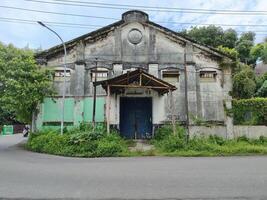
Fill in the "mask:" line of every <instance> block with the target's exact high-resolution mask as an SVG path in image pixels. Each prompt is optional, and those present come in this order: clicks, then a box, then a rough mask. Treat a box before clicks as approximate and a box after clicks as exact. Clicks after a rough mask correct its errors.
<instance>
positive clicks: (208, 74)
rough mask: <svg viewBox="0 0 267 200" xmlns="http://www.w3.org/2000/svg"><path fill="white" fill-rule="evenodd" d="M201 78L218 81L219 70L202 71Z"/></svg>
mask: <svg viewBox="0 0 267 200" xmlns="http://www.w3.org/2000/svg"><path fill="white" fill-rule="evenodd" d="M199 76H200V80H202V81H216V76H217V72H216V71H201V72H200V74H199Z"/></svg>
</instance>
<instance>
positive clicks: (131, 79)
mask: <svg viewBox="0 0 267 200" xmlns="http://www.w3.org/2000/svg"><path fill="white" fill-rule="evenodd" d="M97 85H102V87H103V88H104V89H105V90H107V87H108V85H109V86H110V87H111V92H112V93H116V92H122V91H124V90H125V88H146V89H153V90H155V91H157V92H158V93H159V94H165V93H167V92H169V91H173V90H176V89H177V88H176V87H175V86H174V85H172V84H170V83H168V82H166V81H164V80H162V79H159V78H157V77H155V76H153V75H151V74H149V73H147V72H145V71H144V70H142V69H140V68H139V69H137V70H134V71H131V72H128V73H125V74H122V75H119V76H116V77H114V78H111V79H107V80H104V81H98V82H95V83H94V86H97Z"/></svg>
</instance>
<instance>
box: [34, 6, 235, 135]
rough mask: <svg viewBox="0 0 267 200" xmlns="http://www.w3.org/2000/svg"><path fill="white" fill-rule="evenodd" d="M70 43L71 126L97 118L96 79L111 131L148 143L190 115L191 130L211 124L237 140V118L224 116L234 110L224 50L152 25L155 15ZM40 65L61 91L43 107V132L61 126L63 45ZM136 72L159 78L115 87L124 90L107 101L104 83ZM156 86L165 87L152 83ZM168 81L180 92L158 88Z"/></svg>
mask: <svg viewBox="0 0 267 200" xmlns="http://www.w3.org/2000/svg"><path fill="white" fill-rule="evenodd" d="M66 45H67V52H68V55H67V77H66V78H67V84H66V85H67V87H66V100H65V117H64V118H65V119H64V120H65V123H66V124H67V125H78V124H79V123H80V122H82V121H85V122H89V121H91V120H92V116H93V95H94V84H93V83H94V82H95V80H96V81H97V82H99V81H102V82H100V84H99V85H98V86H97V89H96V121H97V122H105V121H107V120H108V123H109V124H110V126H113V127H115V128H117V129H118V130H121V132H122V135H124V136H126V137H129V138H144V137H148V136H150V135H151V134H153V133H154V130H155V128H156V127H157V126H158V125H161V124H164V123H166V122H169V121H171V120H172V119H173V118H175V120H176V121H179V122H181V123H185V122H186V119H187V116H189V123H190V124H191V125H193V124H199V123H204V122H212V123H213V124H216V125H219V126H222V127H223V128H224V129H225V133H226V134H227V135H228V136H229V137H231V134H232V131H233V128H232V120H231V118H230V117H228V116H227V115H226V112H225V108H231V96H229V91H231V89H232V81H231V70H230V69H229V68H227V67H224V68H221V67H220V63H221V62H222V60H223V59H228V58H227V57H226V56H225V55H223V54H222V53H221V52H218V51H217V50H215V49H212V48H209V47H206V46H203V45H200V44H198V43H197V42H195V41H192V40H190V39H188V38H185V37H183V36H181V35H179V34H177V33H175V32H173V31H171V30H169V29H167V28H164V27H162V26H160V25H158V24H155V23H153V22H151V21H149V18H148V15H147V14H146V13H143V12H141V11H129V12H126V13H124V14H123V15H122V19H121V20H120V21H118V22H115V23H114V24H111V25H109V26H106V27H104V28H101V29H99V30H97V31H94V32H91V33H89V34H86V35H83V36H81V37H79V38H76V39H74V40H71V41H69V42H67V43H66ZM37 60H39V61H42V64H43V67H53V68H55V70H56V73H55V77H54V86H55V88H56V90H57V92H58V95H57V96H55V97H54V98H53V100H52V98H46V99H45V101H44V103H43V104H41V105H40V107H39V113H38V116H36V120H35V122H36V126H37V128H40V127H42V126H57V125H59V124H60V99H61V96H62V92H63V77H62V74H63V73H62V72H63V48H62V46H61V45H59V46H55V47H53V48H51V49H48V50H46V51H43V52H41V53H39V54H38V55H37ZM137 69H142V71H144V72H145V73H148V74H150V75H152V76H151V77H152V78H151V80H150V79H146V80H145V81H144V80H142V77H141V81H140V79H138V80H139V81H140V84H139V86H140V87H138V83H136V81H134V80H131V79H129V80H130V81H129V80H128V82H127V84H128V86H125V85H124V86H119V82H117V86H114V87H117V89H116V90H113V89H110V96H109V98H107V87H106V88H105V89H104V88H103V87H102V86H101V83H102V85H103V84H104V83H105V81H104V80H106V79H111V78H114V77H119V76H122V75H123V74H125V73H126V74H127V73H128V74H131V72H133V71H134V70H137ZM185 69H186V75H187V76H185ZM142 76H143V75H142ZM144 76H145V75H144ZM130 78H131V77H130ZM185 78H186V79H187V81H185ZM122 81H123V80H122ZM151 81H152V82H153V81H156V82H158V84H159V85H158V84H154V85H151V84H152V82H151ZM167 83H168V84H170V85H172V86H174V88H175V90H174V91H173V92H170V91H164V92H160V91H159V90H157V89H156V87H157V88H161V87H164V86H165V85H168V84H167ZM160 84H161V85H160ZM111 87H112V86H111ZM118 88H119V89H118ZM171 93H172V94H171ZM171 96H173V98H171ZM172 100H173V102H172ZM186 108H188V115H187V109H186Z"/></svg>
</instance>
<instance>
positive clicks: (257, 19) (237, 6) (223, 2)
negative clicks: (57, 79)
mask: <svg viewBox="0 0 267 200" xmlns="http://www.w3.org/2000/svg"><path fill="white" fill-rule="evenodd" d="M102 2H106V3H118V2H117V1H114V0H113V1H112V0H105V1H104V0H103V1H102ZM123 4H134V5H146V6H159V7H160V6H165V7H177V8H203V9H231V10H263V9H264V8H267V1H266V0H254V1H243V0H235V1H233V0H187V1H180V0H165V1H157V0H147V1H143V0H135V1H133V0H125V1H123ZM1 5H6V6H14V7H21V8H29V9H39V10H46V11H54V12H65V13H76V14H85V15H95V16H106V17H114V18H118V19H120V18H121V14H122V13H123V12H124V11H122V10H111V9H100V8H89V7H73V6H61V5H53V4H41V3H34V2H28V1H23V0H16V1H10V0H2V1H1ZM148 13H149V15H150V19H151V20H152V21H155V22H163V21H165V22H166V21H175V22H194V23H199V24H201V23H219V24H220V23H221V24H265V21H267V16H253V15H248V16H245V15H242V16H241V15H217V14H216V15H207V14H193V13H191V14H190V13H174V12H148ZM0 17H10V18H19V19H30V20H35V21H37V20H40V21H58V22H70V23H84V24H99V25H101V26H105V25H108V24H110V23H112V22H114V21H113V20H104V19H93V18H82V17H71V16H61V15H53V14H44V13H34V12H26V11H17V10H10V9H5V8H0ZM266 24H267V23H266ZM162 25H163V26H166V27H168V28H171V29H173V30H175V31H177V30H182V29H183V28H189V27H190V25H183V26H181V25H179V24H174V23H164V24H163V23H162ZM0 26H1V31H0V41H2V42H5V43H13V44H15V45H16V46H18V47H24V46H26V45H27V44H29V46H30V47H31V48H38V47H39V46H42V48H49V47H51V46H53V45H56V44H59V43H60V41H59V40H58V39H57V38H56V37H55V36H54V35H53V34H52V33H50V32H49V31H48V30H45V29H44V28H43V27H41V26H38V25H37V24H36V25H28V24H16V23H6V22H0ZM53 28H54V29H56V30H57V32H58V33H59V34H60V35H61V36H62V37H63V39H64V40H66V41H67V40H70V39H73V38H75V37H78V36H80V35H82V34H85V33H87V32H90V31H92V30H91V29H79V28H66V27H64V28H63V27H53ZM225 28H230V27H225ZM233 28H235V29H236V28H237V27H233ZM248 30H255V31H265V30H264V28H262V27H254V28H253V27H239V28H238V31H248ZM264 37H265V36H264V35H257V40H256V41H257V42H260V41H261V40H262V39H263V38H264Z"/></svg>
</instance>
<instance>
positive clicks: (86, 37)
mask: <svg viewBox="0 0 267 200" xmlns="http://www.w3.org/2000/svg"><path fill="white" fill-rule="evenodd" d="M132 13H137V14H139V15H142V16H143V17H144V18H145V20H144V21H143V22H144V23H146V24H148V25H150V26H152V27H155V28H157V29H158V30H160V31H162V32H164V33H165V34H167V35H170V36H172V37H174V38H176V39H177V40H180V41H183V42H190V43H192V44H193V46H196V47H198V48H200V49H202V50H204V51H206V52H208V53H210V54H212V55H215V56H217V57H228V58H231V57H229V55H227V54H225V53H223V52H221V51H219V50H217V49H216V48H213V47H210V46H208V45H205V44H201V43H199V42H198V41H195V40H193V39H191V38H189V37H186V36H184V35H182V34H180V33H178V32H175V31H173V30H170V29H168V28H166V27H163V26H161V25H159V24H157V23H154V22H152V21H149V19H148V14H147V13H145V12H143V11H139V10H130V11H127V12H125V13H123V14H122V19H121V20H119V21H117V22H115V23H112V24H110V25H107V26H104V27H102V28H100V29H97V30H95V31H92V32H89V33H87V34H84V35H81V36H79V37H77V38H74V39H72V40H69V41H67V42H65V45H66V47H67V49H68V48H71V47H73V46H75V44H76V43H77V42H78V41H81V40H85V41H87V40H90V39H94V38H95V37H98V36H100V35H102V34H106V33H108V32H110V31H112V30H114V29H115V28H116V27H119V26H121V25H123V24H124V23H126V20H125V18H126V17H125V16H127V15H129V14H132ZM60 51H62V52H63V46H62V44H59V45H56V46H54V47H51V48H49V49H47V50H44V51H41V52H39V53H36V54H35V57H37V58H38V57H46V56H50V55H53V54H55V53H58V52H60Z"/></svg>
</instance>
